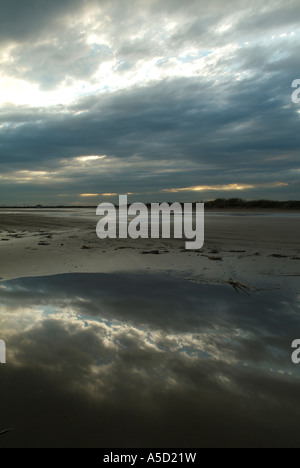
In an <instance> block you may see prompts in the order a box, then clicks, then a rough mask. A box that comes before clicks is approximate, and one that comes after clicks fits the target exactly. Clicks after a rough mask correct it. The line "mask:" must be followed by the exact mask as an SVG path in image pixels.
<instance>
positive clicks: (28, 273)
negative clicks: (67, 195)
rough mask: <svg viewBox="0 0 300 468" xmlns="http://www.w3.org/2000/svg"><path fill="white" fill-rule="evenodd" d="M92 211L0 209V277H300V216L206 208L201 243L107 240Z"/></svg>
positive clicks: (271, 280) (256, 280) (270, 280)
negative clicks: (192, 247)
mask: <svg viewBox="0 0 300 468" xmlns="http://www.w3.org/2000/svg"><path fill="white" fill-rule="evenodd" d="M97 221H98V218H97V217H96V215H95V212H94V211H93V210H92V209H91V210H80V209H77V210H71V209H70V210H9V209H6V210H4V209H1V210H0V226H1V227H0V259H1V263H0V277H1V278H2V279H3V280H8V279H15V278H22V277H32V276H47V275H49V276H50V275H54V274H63V273H116V272H135V271H145V272H153V273H161V272H173V273H175V274H177V275H179V276H181V277H182V276H185V275H187V276H188V277H191V278H194V279H195V280H197V281H203V282H208V283H215V282H227V281H228V280H229V279H230V278H233V279H234V280H235V281H239V282H242V283H245V282H246V283H249V284H250V285H256V284H257V285H260V284H263V285H265V284H274V285H277V284H282V285H284V284H286V282H289V284H294V283H295V280H296V283H297V281H298V280H297V277H298V275H299V262H300V244H299V232H300V215H299V214H297V213H286V212H281V213H277V212H272V211H269V212H268V211H267V212H259V211H253V212H238V211H237V212H226V211H224V212H207V213H206V214H205V243H204V247H203V248H202V249H201V250H200V251H188V250H185V243H184V241H183V240H177V239H176V240H175V239H172V240H165V239H160V240H153V239H138V240H131V239H126V240H124V239H122V240H121V239H120V240H119V239H106V240H100V239H99V238H98V237H97V235H96V224H97Z"/></svg>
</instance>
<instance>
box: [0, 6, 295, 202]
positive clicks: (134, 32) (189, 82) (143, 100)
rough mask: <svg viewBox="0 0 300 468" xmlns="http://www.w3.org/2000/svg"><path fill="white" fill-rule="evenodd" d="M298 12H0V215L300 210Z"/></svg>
mask: <svg viewBox="0 0 300 468" xmlns="http://www.w3.org/2000/svg"><path fill="white" fill-rule="evenodd" d="M299 41H300V5H299V0H284V1H283V0H277V1H276V0H272V1H269V0H264V1H262V0H251V1H249V0H247V1H244V0H227V1H226V2H224V0H210V1H209V2H207V1H206V0H205V1H204V0H197V1H194V0H186V1H185V2H183V1H182V0H180V1H179V0H163V1H162V0H159V1H158V0H109V1H106V0H26V1H24V0H1V6H0V205H35V204H45V205H47V204H48V205H96V204H98V203H100V202H102V201H103V200H106V201H112V202H114V201H116V200H117V199H118V195H119V194H129V197H130V199H131V200H132V202H133V201H145V202H152V201H153V202H156V201H179V200H180V201H197V200H211V199H215V198H219V197H222V198H231V197H238V198H244V199H257V198H268V199H278V200H290V199H296V200H299V194H300V183H299V176H300V160H299V149H300V132H299V126H300V104H296V103H294V102H293V101H292V98H291V96H292V93H293V91H294V90H293V88H292V83H293V81H294V80H296V79H300V69H299V50H300V49H299Z"/></svg>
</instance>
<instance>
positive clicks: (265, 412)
mask: <svg viewBox="0 0 300 468" xmlns="http://www.w3.org/2000/svg"><path fill="white" fill-rule="evenodd" d="M297 338H298V339H299V338H300V298H299V296H298V295H297V294H296V293H292V292H284V291H277V290H274V291H262V292H257V293H255V294H252V295H251V296H250V297H249V296H247V295H246V294H243V293H242V292H241V293H240V294H237V293H236V292H235V291H234V290H233V289H232V288H231V287H230V286H222V285H200V284H194V283H191V282H188V281H184V280H183V279H178V278H174V277H172V276H168V275H164V276H153V275H138V274H136V275H129V274H126V275H125V274H124V275H122V274H114V275H104V274H70V275H60V276H53V277H43V278H25V279H19V280H13V281H7V282H2V283H0V339H2V340H4V341H5V343H6V351H7V363H6V364H2V365H0V403H1V405H0V408H1V409H0V433H1V431H4V430H6V429H8V428H13V429H14V430H13V431H11V432H8V433H6V434H3V435H0V447H99V448H100V447H105V448H116V447H119V448H138V447H145V448H149V447H150V448H156V447H157V448H158V447H162V448H164V447H168V448H170V447H171V448H178V447H180V448H188V447H194V448H195V447H300V436H299V429H298V425H299V418H300V404H299V394H300V372H299V370H300V367H299V366H297V365H295V364H293V363H292V360H291V355H292V348H291V344H292V342H293V341H294V340H295V339H297Z"/></svg>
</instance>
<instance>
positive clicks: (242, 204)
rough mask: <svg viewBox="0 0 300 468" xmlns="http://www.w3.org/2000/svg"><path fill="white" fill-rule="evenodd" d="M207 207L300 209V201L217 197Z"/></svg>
mask: <svg viewBox="0 0 300 468" xmlns="http://www.w3.org/2000/svg"><path fill="white" fill-rule="evenodd" d="M205 208H206V209H210V208H211V209H213V208H218V209H226V208H240V209H248V210H250V209H253V208H256V209H279V210H300V201H295V200H290V201H272V200H242V199H241V198H230V199H225V198H217V199H216V200H213V201H208V202H206V203H205Z"/></svg>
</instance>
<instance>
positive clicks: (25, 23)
mask: <svg viewBox="0 0 300 468" xmlns="http://www.w3.org/2000/svg"><path fill="white" fill-rule="evenodd" d="M86 4H87V2H86V1H85V0H84V1H82V0H63V1H61V0H51V1H49V0H26V1H22V0H1V7H0V41H3V42H6V41H17V42H20V41H26V40H28V39H33V38H34V37H35V38H37V37H38V36H39V35H40V34H45V32H48V33H50V32H51V30H52V28H53V24H55V23H57V22H59V21H61V20H62V19H63V18H64V16H71V15H72V13H73V12H74V11H76V9H78V8H80V7H82V6H83V5H86Z"/></svg>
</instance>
